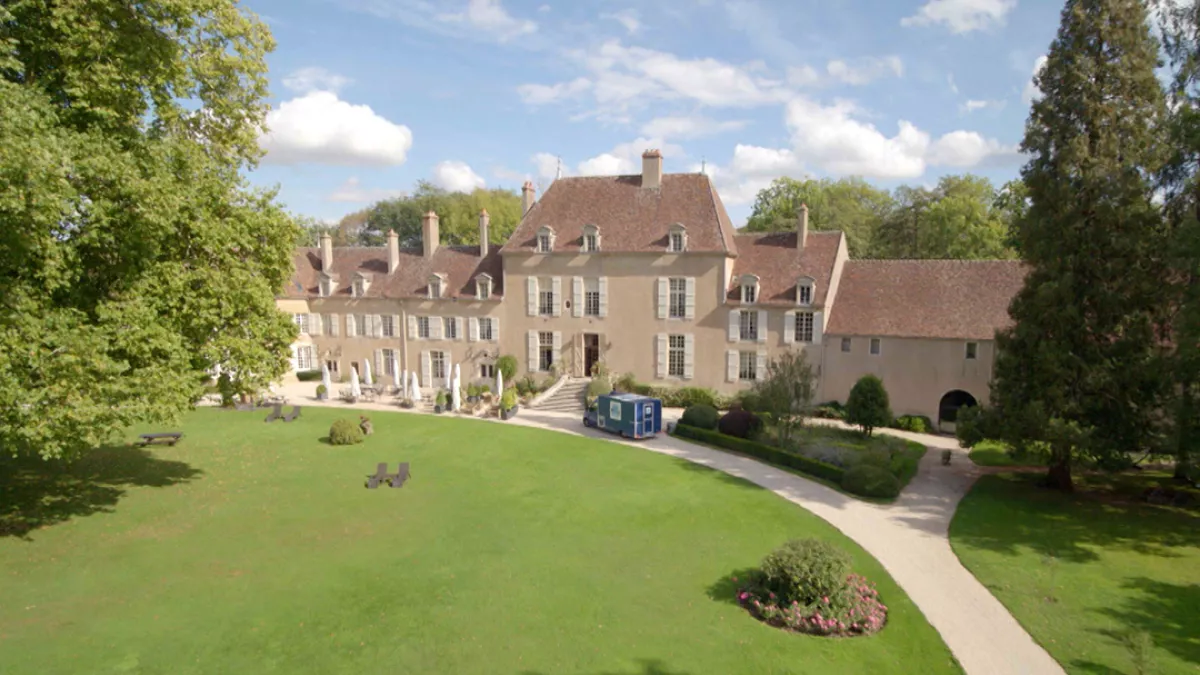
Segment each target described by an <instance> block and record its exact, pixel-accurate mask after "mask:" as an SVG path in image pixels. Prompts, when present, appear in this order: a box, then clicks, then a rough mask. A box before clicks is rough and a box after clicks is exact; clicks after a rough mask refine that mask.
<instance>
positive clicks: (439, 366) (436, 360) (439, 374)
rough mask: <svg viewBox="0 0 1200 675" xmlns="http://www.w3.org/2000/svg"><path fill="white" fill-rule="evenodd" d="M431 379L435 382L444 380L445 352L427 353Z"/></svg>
mask: <svg viewBox="0 0 1200 675" xmlns="http://www.w3.org/2000/svg"><path fill="white" fill-rule="evenodd" d="M429 364H430V371H431V377H433V378H434V379H435V380H444V379H446V352H429Z"/></svg>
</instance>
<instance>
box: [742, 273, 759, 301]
mask: <svg viewBox="0 0 1200 675" xmlns="http://www.w3.org/2000/svg"><path fill="white" fill-rule="evenodd" d="M741 285H742V302H743V303H744V304H747V305H752V304H754V303H756V302H758V277H756V276H754V275H753V274H747V275H745V276H743V277H742V281H741Z"/></svg>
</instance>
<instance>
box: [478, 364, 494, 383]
mask: <svg viewBox="0 0 1200 675" xmlns="http://www.w3.org/2000/svg"><path fill="white" fill-rule="evenodd" d="M479 377H481V378H483V379H485V380H494V379H496V364H494V363H481V364H479Z"/></svg>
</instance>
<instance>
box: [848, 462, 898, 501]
mask: <svg viewBox="0 0 1200 675" xmlns="http://www.w3.org/2000/svg"><path fill="white" fill-rule="evenodd" d="M842 489H843V490H845V491H846V492H852V493H854V494H856V495H862V496H863V497H875V498H879V499H895V498H896V497H897V496H899V495H900V481H899V480H897V479H896V477H895V476H894V475H892V472H891V471H888V470H887V469H885V468H883V467H880V466H875V465H872V464H859V465H858V466H852V467H850V468H849V469H848V470H847V471H846V475H845V476H843V477H842Z"/></svg>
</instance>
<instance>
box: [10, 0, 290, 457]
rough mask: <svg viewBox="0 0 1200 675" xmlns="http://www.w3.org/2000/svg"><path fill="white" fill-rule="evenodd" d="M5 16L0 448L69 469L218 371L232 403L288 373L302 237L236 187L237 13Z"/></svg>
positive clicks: (266, 202)
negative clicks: (290, 292) (57, 461)
mask: <svg viewBox="0 0 1200 675" xmlns="http://www.w3.org/2000/svg"><path fill="white" fill-rule="evenodd" d="M0 14H3V15H4V16H3V18H0V278H2V279H4V282H5V283H4V291H3V300H2V301H0V402H2V403H0V447H3V448H4V449H5V451H6V452H10V453H16V454H38V455H41V456H43V457H47V458H49V457H59V456H70V455H76V454H79V453H82V452H84V451H86V450H88V449H90V448H94V447H97V446H99V445H101V444H104V443H106V442H110V441H113V440H115V438H116V437H117V435H118V434H119V432H120V431H121V430H122V429H125V428H126V427H128V426H130V425H133V424H137V423H147V424H150V423H152V424H156V425H158V424H167V423H170V422H171V421H173V420H175V419H176V418H177V416H178V415H179V414H180V413H182V412H184V411H186V410H187V409H189V407H190V406H191V405H192V403H193V402H194V401H195V400H196V399H198V398H199V396H200V395H201V394H202V391H203V390H202V388H201V385H200V382H201V380H202V376H203V375H204V373H205V372H206V371H208V370H209V369H211V368H212V367H213V366H215V365H220V366H221V367H222V369H223V371H224V372H228V373H233V378H232V379H233V381H232V384H233V388H234V390H235V391H247V390H254V389H256V388H259V387H262V386H265V384H266V383H267V382H270V381H272V380H274V379H275V378H276V377H277V376H279V375H281V374H282V373H283V372H285V370H286V368H287V352H288V349H287V348H288V345H289V344H290V343H291V342H292V340H293V339H294V337H295V335H296V328H295V326H294V325H293V324H292V323H291V321H290V320H289V319H288V317H287V316H285V315H284V314H282V313H281V312H279V311H278V310H277V309H276V308H275V295H276V293H277V292H278V291H279V290H280V289H282V288H283V287H284V284H285V282H286V281H287V280H288V278H289V277H290V274H291V267H292V250H293V246H294V245H295V242H296V240H297V237H298V230H297V227H296V225H295V223H294V222H293V220H292V219H291V218H290V217H289V216H288V215H287V214H286V213H285V212H284V211H283V210H282V209H281V208H280V207H279V205H278V204H277V203H276V202H275V201H274V196H273V195H272V194H270V193H262V192H257V191H254V190H251V189H249V188H248V187H247V185H246V181H245V179H244V178H243V177H242V173H241V172H242V170H243V169H248V168H250V167H252V166H253V164H254V162H255V160H256V159H257V158H258V157H259V155H260V153H261V151H260V149H259V146H258V136H259V132H260V128H261V123H262V122H263V119H264V116H265V113H266V110H267V103H266V91H267V90H266V87H267V78H266V61H265V58H264V57H265V54H266V53H267V52H268V51H269V50H270V49H271V48H272V47H273V43H272V40H271V37H270V35H269V33H268V31H267V29H266V27H265V25H264V24H262V23H261V22H260V21H259V20H258V19H257V18H255V17H254V16H253V15H252V14H250V13H249V12H248V11H244V10H242V9H241V8H240V7H239V6H238V5H237V4H236V3H235V2H233V0H171V1H170V2H167V1H165V0H145V1H144V2H137V3H125V4H122V5H120V6H117V5H114V4H113V3H100V2H73V3H43V2H18V3H12V2H6V3H3V9H0ZM193 110H202V111H203V113H202V114H200V113H195V112H190V111H193Z"/></svg>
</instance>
